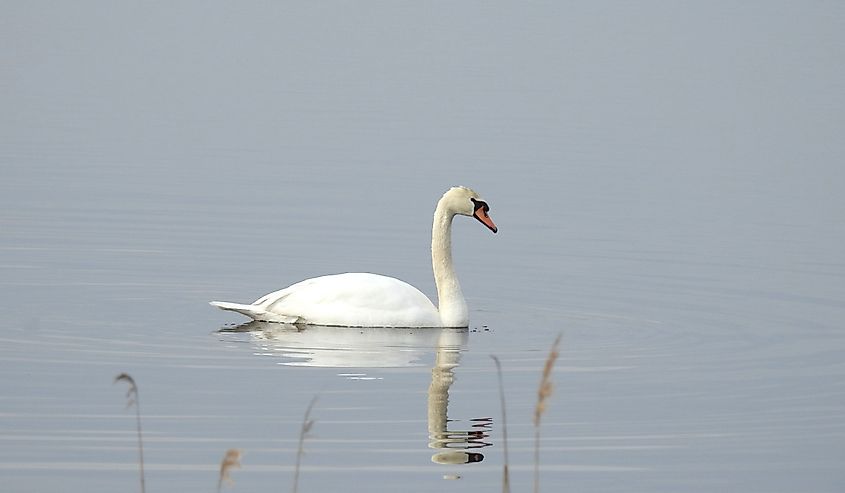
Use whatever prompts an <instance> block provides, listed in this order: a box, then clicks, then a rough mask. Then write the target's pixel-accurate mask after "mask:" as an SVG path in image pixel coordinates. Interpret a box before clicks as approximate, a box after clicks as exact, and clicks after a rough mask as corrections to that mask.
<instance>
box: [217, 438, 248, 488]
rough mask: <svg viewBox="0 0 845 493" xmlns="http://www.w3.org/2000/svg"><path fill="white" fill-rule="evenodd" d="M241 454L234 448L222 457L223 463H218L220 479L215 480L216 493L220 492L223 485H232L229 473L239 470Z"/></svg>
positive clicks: (240, 451)
mask: <svg viewBox="0 0 845 493" xmlns="http://www.w3.org/2000/svg"><path fill="white" fill-rule="evenodd" d="M242 453H243V451H242V450H240V449H236V448H230V449H229V450H227V451H226V455H224V456H223V461H222V462H220V478H219V479H218V480H217V492H218V493H220V490H221V489H223V484H224V483H225V484H228V485H231V484H232V483H234V481H232V478H231V477H229V472H230V471H231V470H232V469H235V468H238V469H240V467H241V454H242Z"/></svg>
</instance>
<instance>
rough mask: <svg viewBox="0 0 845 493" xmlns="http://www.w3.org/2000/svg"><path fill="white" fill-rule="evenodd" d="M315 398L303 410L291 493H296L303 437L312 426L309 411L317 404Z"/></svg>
mask: <svg viewBox="0 0 845 493" xmlns="http://www.w3.org/2000/svg"><path fill="white" fill-rule="evenodd" d="M317 397H318V396H316V395H315V396H314V397H313V398H312V399H311V402H309V403H308V407H307V408H306V409H305V416H304V417H303V418H302V428H300V430H299V446H298V447H297V449H296V466H295V467H294V469H293V493H296V492H297V489H298V488H299V467H300V464H301V463H302V456H303V455H305V436H306V435H307V434H308V432H309V431H311V428H313V426H314V420H312V419H311V409H313V408H314V404H316V403H317Z"/></svg>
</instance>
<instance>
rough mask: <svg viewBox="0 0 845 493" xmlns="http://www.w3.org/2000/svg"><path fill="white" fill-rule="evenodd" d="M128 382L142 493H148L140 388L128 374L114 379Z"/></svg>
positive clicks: (127, 395) (127, 404) (127, 398)
mask: <svg viewBox="0 0 845 493" xmlns="http://www.w3.org/2000/svg"><path fill="white" fill-rule="evenodd" d="M117 382H126V383H127V384H129V390H127V391H126V409H129V408H130V407H133V406H134V407H135V422H136V428H137V430H138V465H139V466H140V471H141V493H145V492H146V487H145V485H144V440H143V438H142V433H141V403H140V399H139V397H138V386H137V385H135V379H134V378H132V377H131V376H130V375H129V374H128V373H121V374H120V375H118V376H116V377H114V382H113V384H114V383H117Z"/></svg>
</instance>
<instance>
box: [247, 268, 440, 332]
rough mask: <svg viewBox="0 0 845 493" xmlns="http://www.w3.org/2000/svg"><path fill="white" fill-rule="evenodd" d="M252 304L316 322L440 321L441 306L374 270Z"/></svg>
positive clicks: (312, 282)
mask: <svg viewBox="0 0 845 493" xmlns="http://www.w3.org/2000/svg"><path fill="white" fill-rule="evenodd" d="M252 306H256V307H257V308H258V307H260V309H261V310H263V311H265V312H270V313H275V314H279V315H285V316H289V317H293V316H295V317H297V318H298V319H299V322H300V323H307V324H316V325H348V326H353V325H354V326H391V327H423V326H425V327H437V326H439V325H440V315H439V314H438V312H437V308H436V307H435V306H434V304H433V303H431V301H430V300H429V299H428V297H426V296H425V295H424V294H423V293H421V292H420V291H419V290H418V289H417V288H415V287H413V286H411V285H410V284H408V283H406V282H403V281H400V280H398V279H395V278H392V277H387V276H380V275H376V274H369V273H347V274H336V275H331V276H322V277H315V278H313V279H307V280H305V281H302V282H299V283H296V284H294V285H292V286H290V287H288V288H285V289H282V290H279V291H275V292H273V293H270V294H267V295H265V296H262V297H261V298H260V299H258V300H256V302H255V303H253V305H252ZM250 316H251V315H250Z"/></svg>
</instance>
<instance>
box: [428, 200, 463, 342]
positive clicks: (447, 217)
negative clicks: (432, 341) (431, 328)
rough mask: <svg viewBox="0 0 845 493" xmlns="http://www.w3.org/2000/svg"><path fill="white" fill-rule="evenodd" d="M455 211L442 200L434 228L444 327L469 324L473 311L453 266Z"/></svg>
mask: <svg viewBox="0 0 845 493" xmlns="http://www.w3.org/2000/svg"><path fill="white" fill-rule="evenodd" d="M453 217H455V213H454V212H451V211H449V210H447V208H446V206H445V205H444V204H443V203H442V201H441V203H438V204H437V209H436V210H435V211H434V225H433V226H432V228H431V263H432V267H433V268H434V283H435V284H436V285H437V305H438V306H437V309H438V311H439V312H440V321H441V323H442V324H443V326H444V327H467V326H468V324H469V313H468V311H467V304H466V301H464V295H463V293H462V292H461V285H460V283H458V276H457V275H456V274H455V268H454V266H453V265H452V218H453Z"/></svg>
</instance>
